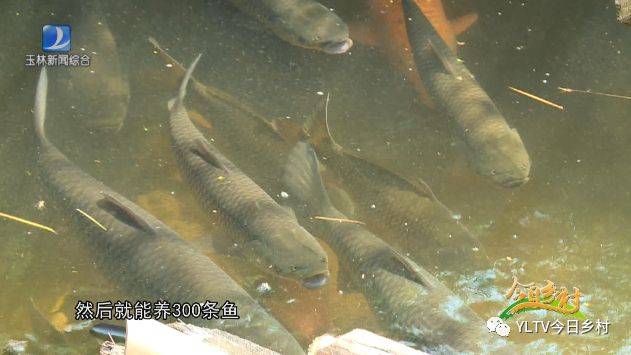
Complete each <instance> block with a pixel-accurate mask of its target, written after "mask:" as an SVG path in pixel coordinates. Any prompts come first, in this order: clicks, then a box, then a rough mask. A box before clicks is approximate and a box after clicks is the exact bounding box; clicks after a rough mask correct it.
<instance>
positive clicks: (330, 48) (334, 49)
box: [322, 38, 353, 54]
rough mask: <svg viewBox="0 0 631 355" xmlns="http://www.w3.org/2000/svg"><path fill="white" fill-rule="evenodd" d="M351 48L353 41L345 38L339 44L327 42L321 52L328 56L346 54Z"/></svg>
mask: <svg viewBox="0 0 631 355" xmlns="http://www.w3.org/2000/svg"><path fill="white" fill-rule="evenodd" d="M352 46H353V40H352V39H350V38H347V39H345V40H343V41H341V42H329V43H326V44H325V45H324V46H322V51H324V52H325V53H329V54H342V53H346V51H348V50H349V49H350V48H351V47H352Z"/></svg>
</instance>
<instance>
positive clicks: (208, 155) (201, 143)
mask: <svg viewBox="0 0 631 355" xmlns="http://www.w3.org/2000/svg"><path fill="white" fill-rule="evenodd" d="M209 145H210V144H209V143H208V142H207V141H206V140H204V139H196V140H195V143H194V146H193V148H191V152H193V154H195V155H197V156H198V157H200V158H202V159H203V160H204V161H205V162H207V163H208V164H210V165H212V166H213V167H215V168H217V169H219V170H223V171H225V172H228V168H226V166H225V165H224V164H223V163H222V162H221V161H220V160H219V158H218V157H217V156H216V155H215V153H214V152H213V151H212V150H211V149H210V146H209Z"/></svg>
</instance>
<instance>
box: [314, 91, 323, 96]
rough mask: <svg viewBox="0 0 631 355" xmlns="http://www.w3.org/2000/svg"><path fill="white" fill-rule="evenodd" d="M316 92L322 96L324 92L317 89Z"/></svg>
mask: <svg viewBox="0 0 631 355" xmlns="http://www.w3.org/2000/svg"><path fill="white" fill-rule="evenodd" d="M316 94H318V95H320V96H324V93H323V92H322V91H318V92H316Z"/></svg>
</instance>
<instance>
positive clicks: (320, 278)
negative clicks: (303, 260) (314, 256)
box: [302, 272, 329, 290]
mask: <svg viewBox="0 0 631 355" xmlns="http://www.w3.org/2000/svg"><path fill="white" fill-rule="evenodd" d="M328 279H329V273H328V272H323V273H319V274H316V275H313V276H309V277H307V278H304V279H302V286H303V287H304V288H306V289H309V290H315V289H318V288H320V287H322V286H324V285H325V284H326V282H327V280H328Z"/></svg>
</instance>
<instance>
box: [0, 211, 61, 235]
mask: <svg viewBox="0 0 631 355" xmlns="http://www.w3.org/2000/svg"><path fill="white" fill-rule="evenodd" d="M0 217H4V218H6V219H9V220H11V221H15V222H19V223H22V224H26V225H27V226H31V227H35V228H39V229H42V230H45V231H47V232H50V233H53V234H55V235H57V232H56V231H55V230H54V229H52V228H50V227H46V226H44V225H41V224H39V223H35V222H31V221H29V220H26V219H23V218H20V217H16V216H12V215H10V214H7V213H2V212H0Z"/></svg>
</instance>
